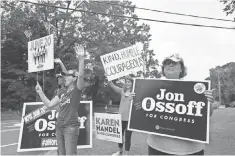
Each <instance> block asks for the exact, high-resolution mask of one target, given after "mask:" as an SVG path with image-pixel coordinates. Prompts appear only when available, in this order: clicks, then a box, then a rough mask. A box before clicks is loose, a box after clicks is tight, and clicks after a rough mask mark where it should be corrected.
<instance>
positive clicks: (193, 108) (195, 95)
mask: <svg viewBox="0 0 235 156" xmlns="http://www.w3.org/2000/svg"><path fill="white" fill-rule="evenodd" d="M133 87H134V92H135V93H136V97H135V98H134V99H133V101H132V104H131V109H130V115H129V121H130V122H129V124H128V129H129V130H132V131H137V132H144V133H148V134H155V135H161V136H166V137H171V138H178V139H183V140H189V141H195V142H201V143H209V116H210V115H209V114H210V104H209V102H208V101H207V98H206V96H205V95H204V94H203V93H204V91H205V90H208V89H210V82H209V81H181V80H157V79H136V80H135V81H134V86H133Z"/></svg>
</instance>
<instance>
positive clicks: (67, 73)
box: [61, 70, 77, 77]
mask: <svg viewBox="0 0 235 156" xmlns="http://www.w3.org/2000/svg"><path fill="white" fill-rule="evenodd" d="M61 74H62V75H63V76H74V77H76V76H77V72H76V71H74V70H68V71H67V72H62V73H61Z"/></svg>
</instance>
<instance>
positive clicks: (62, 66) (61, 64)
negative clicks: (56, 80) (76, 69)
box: [55, 58, 67, 72]
mask: <svg viewBox="0 0 235 156" xmlns="http://www.w3.org/2000/svg"><path fill="white" fill-rule="evenodd" d="M55 63H58V64H59V65H60V67H61V69H62V71H63V72H67V69H66V68H65V66H64V64H63V62H62V61H61V59H59V58H56V59H55Z"/></svg>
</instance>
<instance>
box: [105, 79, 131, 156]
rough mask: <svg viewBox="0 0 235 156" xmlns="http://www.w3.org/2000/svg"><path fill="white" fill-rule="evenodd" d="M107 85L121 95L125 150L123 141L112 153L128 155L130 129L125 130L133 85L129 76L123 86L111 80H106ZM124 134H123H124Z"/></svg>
mask: <svg viewBox="0 0 235 156" xmlns="http://www.w3.org/2000/svg"><path fill="white" fill-rule="evenodd" d="M108 85H109V86H110V88H112V90H113V91H115V92H116V93H118V94H119V95H120V96H121V102H120V105H119V111H118V112H119V113H120V114H121V119H122V135H123V136H124V138H125V141H124V142H125V151H124V152H123V143H119V144H118V147H119V151H118V152H116V153H114V154H113V156H115V155H123V154H124V155H129V151H130V147H131V134H132V131H129V130H127V125H128V118H129V111H130V105H131V100H132V96H134V93H131V90H132V85H133V79H132V78H131V77H125V84H124V88H120V87H118V86H115V85H114V84H113V82H112V81H109V82H108ZM124 134H125V135H124Z"/></svg>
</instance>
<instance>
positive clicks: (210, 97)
mask: <svg viewBox="0 0 235 156" xmlns="http://www.w3.org/2000/svg"><path fill="white" fill-rule="evenodd" d="M212 93H213V90H206V91H205V92H204V94H205V96H206V98H207V100H208V102H210V116H211V115H212V114H213V107H212V104H213V103H214V97H213V94H212Z"/></svg>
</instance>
